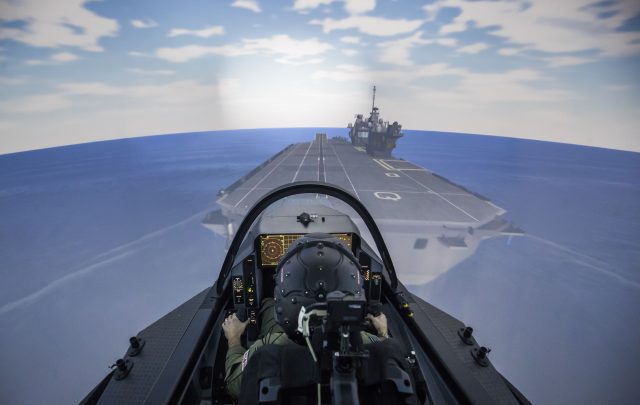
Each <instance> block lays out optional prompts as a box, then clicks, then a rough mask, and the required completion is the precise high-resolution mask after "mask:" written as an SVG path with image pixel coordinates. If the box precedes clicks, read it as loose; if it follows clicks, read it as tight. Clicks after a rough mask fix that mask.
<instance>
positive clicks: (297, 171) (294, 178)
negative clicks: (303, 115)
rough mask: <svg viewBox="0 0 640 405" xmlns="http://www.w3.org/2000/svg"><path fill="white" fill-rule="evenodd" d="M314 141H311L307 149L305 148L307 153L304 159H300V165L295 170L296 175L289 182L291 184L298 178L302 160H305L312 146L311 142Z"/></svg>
mask: <svg viewBox="0 0 640 405" xmlns="http://www.w3.org/2000/svg"><path fill="white" fill-rule="evenodd" d="M314 141H315V140H312V141H311V143H309V147H308V148H307V151H306V152H305V153H304V157H303V158H302V160H301V161H300V164H299V165H298V170H296V174H294V175H293V179H292V180H291V181H292V182H294V181H296V178H297V177H298V173H299V172H300V168H301V167H302V164H303V163H304V160H305V159H306V158H307V154H308V153H309V149H311V145H313V142H314Z"/></svg>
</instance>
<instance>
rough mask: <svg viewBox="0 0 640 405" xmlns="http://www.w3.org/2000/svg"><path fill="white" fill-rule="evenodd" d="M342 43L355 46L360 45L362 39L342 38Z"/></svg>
mask: <svg viewBox="0 0 640 405" xmlns="http://www.w3.org/2000/svg"><path fill="white" fill-rule="evenodd" d="M340 42H344V43H345V44H354V45H355V44H359V43H360V37H354V36H346V37H341V38H340Z"/></svg>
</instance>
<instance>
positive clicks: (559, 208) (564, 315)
mask: <svg viewBox="0 0 640 405" xmlns="http://www.w3.org/2000/svg"><path fill="white" fill-rule="evenodd" d="M316 132H326V133H327V134H328V136H330V137H331V136H338V135H339V136H346V130H345V129H339V128H318V129H316V128H305V129H260V130H238V131H216V132H208V133H193V134H178V135H164V136H154V137H143V138H132V139H125V140H116V141H106V142H96V143H89V144H81V145H73V146H66V147H60V148H51V149H44V150H37V151H30V152H23V153H16V154H9V155H1V156H0V212H2V215H1V216H0V277H1V279H2V283H1V284H0V330H2V334H1V335H0V353H2V358H3V360H4V361H3V362H2V365H0V381H2V384H0V400H2V402H6V403H38V402H47V403H52V404H58V403H59V404H66V403H69V402H77V401H79V400H80V399H81V398H83V397H84V395H86V393H88V391H89V390H90V389H91V388H93V386H94V385H95V384H97V382H98V381H99V380H100V379H101V378H102V377H103V376H104V375H105V374H106V373H107V372H108V368H107V367H108V366H109V365H111V364H112V363H113V361H114V360H115V359H117V358H119V357H120V356H121V355H122V354H123V353H124V351H125V350H126V348H127V346H128V338H129V337H130V336H133V335H135V334H136V333H137V332H138V331H139V330H141V329H143V328H144V327H146V326H147V325H149V324H150V323H152V322H153V321H155V320H156V319H158V318H160V317H161V316H162V315H164V314H165V313H167V312H168V311H169V310H171V309H173V308H174V307H176V306H177V305H179V304H180V303H182V302H184V301H185V300H187V299H188V298H190V297H191V296H193V295H194V294H196V293H197V292H199V291H201V290H203V289H204V288H206V287H207V286H208V285H211V284H212V283H213V282H214V281H215V278H216V276H217V274H218V269H219V266H220V264H221V262H222V255H223V253H224V247H225V244H226V240H224V239H223V238H221V237H219V236H216V235H214V234H213V233H212V232H210V231H208V230H206V229H205V228H203V227H202V225H201V224H200V221H201V219H202V218H203V217H204V215H205V214H206V213H207V212H209V211H212V210H214V209H215V208H216V205H215V199H216V194H217V191H218V190H219V189H220V188H223V187H225V186H227V185H229V184H231V183H232V182H233V181H235V180H236V179H238V178H239V177H241V176H242V175H244V174H246V173H247V172H249V171H250V170H251V169H253V168H254V167H255V166H257V165H258V164H260V163H261V162H263V161H264V160H266V159H267V158H269V157H270V156H271V155H273V154H275V153H277V152H278V151H280V150H281V149H282V148H283V147H285V146H286V145H288V144H291V143H295V142H301V141H308V140H310V139H312V137H313V136H314V134H315V133H316ZM394 154H395V155H396V156H397V157H400V158H404V159H407V160H410V161H412V162H413V163H415V164H418V165H420V166H423V167H425V168H427V169H429V170H431V171H434V172H436V173H438V174H440V175H442V176H444V177H446V178H448V179H450V180H452V181H453V182H455V183H458V184H461V185H463V186H464V187H466V188H468V189H470V190H472V191H474V192H477V193H480V194H482V195H484V196H486V197H488V198H489V199H491V200H492V201H493V202H494V203H495V204H497V205H499V206H501V207H502V208H504V209H506V210H507V218H508V219H509V220H511V221H512V222H514V223H515V224H516V225H518V226H519V227H521V228H522V229H523V230H524V231H525V235H524V236H522V237H513V238H508V237H498V238H493V239H488V240H485V241H483V242H482V243H481V245H480V247H479V248H478V250H477V251H476V253H475V254H474V255H473V256H472V257H471V258H469V259H468V260H466V261H464V262H463V263H461V264H459V265H457V266H456V267H454V268H453V269H451V270H450V271H449V272H447V273H446V274H444V275H442V276H440V277H439V278H437V279H436V280H434V281H432V282H430V283H428V284H426V285H415V286H410V289H411V290H412V291H413V292H414V293H416V294H418V295H420V296H421V297H422V298H424V299H426V300H427V301H429V302H431V303H433V304H434V305H436V306H438V307H440V308H441V309H443V310H445V311H447V312H449V313H451V314H452V315H454V316H456V317H457V318H459V319H461V320H462V321H464V322H465V323H466V324H469V325H471V326H473V327H474V329H475V331H476V332H475V333H476V336H477V339H478V340H479V341H480V342H481V343H482V344H484V345H486V346H489V347H491V348H492V352H491V354H490V358H491V360H492V362H493V363H494V365H495V366H496V368H497V369H498V370H499V371H501V372H502V373H503V374H504V375H505V376H506V377H507V378H509V379H510V380H511V381H512V382H513V383H514V385H515V386H516V387H518V388H519V389H520V390H521V391H522V392H523V393H524V394H525V395H526V396H527V397H528V398H529V399H530V400H531V401H532V402H534V403H544V404H556V403H557V404H561V403H593V404H595V403H602V402H633V401H634V399H637V398H638V397H639V395H640V391H639V388H638V387H637V384H635V378H634V376H636V375H638V374H640V349H639V348H638V347H637V344H636V342H637V336H638V335H639V334H640V320H639V318H638V316H637V312H638V310H639V309H640V238H639V237H638V235H639V234H640V203H639V202H638V201H640V154H638V153H631V152H621V151H614V150H607V149H600V148H588V147H581V146H575V145H565V144H555V143H548V142H538V141H529V140H520V139H514V138H500V137H489V136H479V135H462V134H450V133H436V132H427V131H405V137H404V138H402V139H401V140H400V141H399V143H398V147H397V148H396V150H395V152H394ZM399 274H400V278H401V279H402V271H401V269H399ZM34 387H37V389H34Z"/></svg>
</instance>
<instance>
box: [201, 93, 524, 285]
mask: <svg viewBox="0 0 640 405" xmlns="http://www.w3.org/2000/svg"><path fill="white" fill-rule="evenodd" d="M374 94H375V93H374ZM377 110H378V109H377V108H375V104H374V107H373V108H372V114H371V116H372V117H373V120H375V121H373V120H372V118H371V117H370V120H369V122H372V121H373V124H374V125H369V127H370V128H371V130H370V131H371V133H369V137H370V138H373V135H374V134H373V132H374V131H376V132H377V134H375V135H377V138H378V141H379V140H380V139H382V140H383V142H377V144H378V145H380V144H385V142H384V133H386V132H387V125H388V123H382V120H380V122H378V115H377V114H378V112H377ZM374 114H375V115H374ZM359 117H361V116H360V115H359ZM361 121H362V120H361ZM375 124H380V125H378V126H377V129H376V125H375ZM362 125H363V124H362V123H360V124H358V123H356V125H354V126H352V125H349V128H351V132H352V133H353V132H354V130H355V129H356V128H357V127H359V126H362ZM390 127H391V126H390ZM392 128H393V129H394V131H395V129H397V128H398V125H397V123H394V124H393V126H392ZM356 132H357V133H360V134H362V130H361V128H360V129H358V130H357V131H356ZM400 136H401V135H400ZM392 137H393V146H395V142H396V139H397V138H398V137H399V136H398V134H397V133H394V134H392ZM310 138H312V139H311V140H310V142H303V143H297V144H292V145H289V146H287V147H286V148H284V149H283V150H282V151H280V152H279V153H277V154H276V155H274V156H273V157H271V158H270V159H268V160H267V161H265V162H264V163H263V164H261V165H260V166H258V167H256V168H255V169H254V170H252V171H251V172H250V173H248V174H247V175H245V176H244V177H242V178H241V179H239V180H238V181H236V182H235V183H233V184H231V185H229V186H228V187H227V188H225V189H222V190H220V191H219V198H218V200H217V203H218V205H219V206H220V209H219V210H216V211H214V212H211V213H210V214H208V215H207V216H206V217H205V219H204V221H203V224H204V225H205V226H207V227H208V228H210V229H212V230H213V231H214V232H216V233H217V234H219V235H222V236H226V237H227V238H229V239H228V240H231V238H232V237H233V234H234V229H235V228H236V227H237V226H238V224H239V223H240V222H241V220H242V218H243V217H244V215H245V214H246V212H247V211H248V209H249V208H251V206H252V205H253V204H254V203H255V202H256V201H257V200H258V199H259V198H260V197H261V196H263V195H264V194H266V193H267V192H268V191H270V190H272V189H274V188H275V187H278V186H281V185H283V184H288V183H292V182H296V181H305V180H306V181H309V180H312V181H320V182H327V183H331V184H335V185H337V186H340V187H342V188H343V189H344V190H347V191H348V192H350V193H352V194H353V195H354V196H355V197H356V198H358V199H359V200H360V201H362V203H363V204H364V205H365V206H366V207H367V208H368V209H369V212H371V214H372V215H373V217H374V218H375V219H376V221H377V223H378V226H379V227H380V229H381V231H382V232H383V233H384V234H385V239H386V241H387V244H388V245H389V250H390V252H391V253H392V255H393V256H394V257H393V260H394V262H397V267H398V268H402V269H405V270H404V271H403V274H400V277H401V278H402V280H403V282H404V283H405V284H414V285H415V284H424V283H426V282H429V281H431V280H432V279H434V278H436V277H437V276H439V275H440V274H442V273H444V272H446V271H447V270H449V269H450V268H452V267H453V266H455V265H456V264H457V263H459V262H461V261H462V260H464V259H466V258H467V257H469V256H470V255H472V254H473V253H474V252H475V250H476V249H477V247H478V244H479V243H480V241H481V240H483V239H486V238H489V237H494V236H500V235H508V236H513V235H522V234H523V232H522V230H520V229H519V228H517V227H515V226H514V225H513V224H511V223H510V222H508V221H507V220H505V218H504V214H505V210H504V209H502V208H500V207H498V206H496V205H495V204H493V203H492V202H491V201H489V199H488V198H485V197H483V196H481V195H479V194H477V193H474V192H472V191H469V190H467V189H465V188H464V187H462V186H459V185H456V184H454V183H452V182H451V181H449V180H447V179H445V178H443V177H441V176H439V175H437V174H436V173H433V172H431V171H429V170H427V169H425V168H423V167H420V166H418V165H415V164H413V163H411V162H409V161H406V160H403V159H400V158H396V157H393V155H391V151H390V150H389V147H388V146H387V145H384V146H382V147H379V148H377V149H375V148H371V147H367V145H366V144H363V139H362V138H363V137H362V136H359V137H356V136H352V137H351V141H348V140H347V139H346V138H339V137H338V138H327V136H326V134H323V133H321V134H315V137H313V135H312V136H311V137H310ZM364 138H365V142H366V138H367V137H366V136H365V137H364ZM379 152H380V153H379ZM376 156H383V157H376ZM354 220H355V222H356V223H358V221H357V219H355V218H354ZM361 229H362V227H361Z"/></svg>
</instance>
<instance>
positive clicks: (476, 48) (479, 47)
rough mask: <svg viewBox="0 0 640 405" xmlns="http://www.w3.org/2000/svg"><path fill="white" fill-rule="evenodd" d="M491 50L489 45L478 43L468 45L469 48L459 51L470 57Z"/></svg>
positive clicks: (464, 47) (465, 47) (459, 49)
mask: <svg viewBox="0 0 640 405" xmlns="http://www.w3.org/2000/svg"><path fill="white" fill-rule="evenodd" d="M487 49H489V45H488V44H485V43H484V42H477V43H475V44H471V45H467V46H463V47H461V48H458V49H457V51H458V52H460V53H466V54H469V55H475V54H477V53H480V52H482V51H484V50H487Z"/></svg>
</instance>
